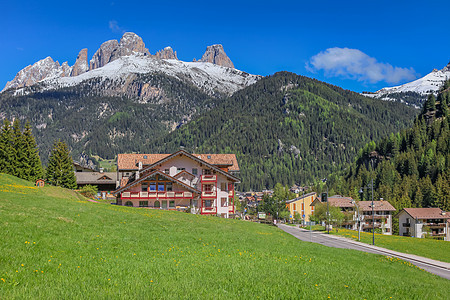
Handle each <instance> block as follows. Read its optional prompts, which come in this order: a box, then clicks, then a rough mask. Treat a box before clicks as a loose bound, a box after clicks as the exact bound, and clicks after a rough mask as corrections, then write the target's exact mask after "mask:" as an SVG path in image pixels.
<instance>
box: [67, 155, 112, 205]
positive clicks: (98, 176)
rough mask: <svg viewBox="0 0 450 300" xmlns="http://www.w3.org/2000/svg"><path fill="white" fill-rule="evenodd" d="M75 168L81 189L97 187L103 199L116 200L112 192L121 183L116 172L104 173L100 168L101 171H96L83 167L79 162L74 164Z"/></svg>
mask: <svg viewBox="0 0 450 300" xmlns="http://www.w3.org/2000/svg"><path fill="white" fill-rule="evenodd" d="M73 166H74V170H75V177H76V180H77V186H78V188H79V189H80V188H82V187H83V186H85V185H95V186H97V190H98V192H99V194H100V196H101V197H102V198H103V199H106V198H108V199H115V197H114V195H112V192H113V191H114V190H116V188H117V187H118V183H119V182H118V180H117V173H116V172H103V169H102V168H100V171H96V170H95V169H92V168H89V167H86V166H82V165H81V164H79V163H78V162H74V163H73Z"/></svg>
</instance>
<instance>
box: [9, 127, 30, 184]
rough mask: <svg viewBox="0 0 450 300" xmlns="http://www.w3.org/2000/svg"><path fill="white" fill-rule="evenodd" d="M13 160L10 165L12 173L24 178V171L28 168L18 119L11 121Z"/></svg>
mask: <svg viewBox="0 0 450 300" xmlns="http://www.w3.org/2000/svg"><path fill="white" fill-rule="evenodd" d="M12 131H13V140H12V144H13V149H14V154H13V160H12V167H13V173H12V175H14V176H17V177H19V178H23V179H25V178H26V173H27V170H28V168H29V167H28V162H27V159H26V157H25V142H24V139H23V135H22V130H21V128H20V121H19V119H15V120H14V122H13V130H12Z"/></svg>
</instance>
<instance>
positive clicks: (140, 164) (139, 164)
mask: <svg viewBox="0 0 450 300" xmlns="http://www.w3.org/2000/svg"><path fill="white" fill-rule="evenodd" d="M138 170H139V171H140V170H142V161H140V162H139V163H138Z"/></svg>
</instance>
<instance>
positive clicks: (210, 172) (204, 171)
mask: <svg viewBox="0 0 450 300" xmlns="http://www.w3.org/2000/svg"><path fill="white" fill-rule="evenodd" d="M202 172H203V175H212V171H211V169H203V171H202Z"/></svg>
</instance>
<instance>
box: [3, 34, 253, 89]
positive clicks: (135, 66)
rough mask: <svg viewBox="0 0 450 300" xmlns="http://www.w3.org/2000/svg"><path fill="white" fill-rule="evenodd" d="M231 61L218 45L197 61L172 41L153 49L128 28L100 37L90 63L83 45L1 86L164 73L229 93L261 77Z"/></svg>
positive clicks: (120, 80) (115, 80) (120, 81)
mask: <svg viewBox="0 0 450 300" xmlns="http://www.w3.org/2000/svg"><path fill="white" fill-rule="evenodd" d="M211 49H214V50H215V51H212V50H211ZM167 58H170V59H167ZM231 66H233V64H232V62H231V60H230V59H229V58H228V56H226V54H225V51H224V50H223V47H222V45H213V46H208V47H207V50H206V52H205V54H204V55H203V57H202V59H201V60H199V61H195V60H194V61H193V62H184V61H180V60H178V59H177V56H176V52H173V50H172V48H170V47H166V48H164V50H161V51H159V52H158V53H156V54H155V55H151V54H150V52H149V51H148V49H147V48H145V44H144V43H143V41H142V39H141V38H140V37H139V36H137V35H136V34H134V33H130V32H127V33H125V34H124V35H123V37H122V38H121V40H120V42H117V41H116V40H111V41H107V42H105V43H103V44H102V45H101V46H100V48H99V49H98V50H97V51H96V52H95V54H94V55H93V57H92V59H91V60H90V64H89V63H88V61H87V49H83V50H81V52H80V54H78V57H77V61H76V62H75V64H74V65H73V66H72V67H69V65H68V64H67V62H65V63H63V64H62V65H59V63H58V62H54V61H53V59H52V58H51V57H47V58H45V59H43V60H40V61H38V62H36V63H35V64H33V65H32V66H28V67H26V68H24V69H23V70H21V71H19V73H18V74H17V75H16V76H15V78H14V79H13V80H12V81H10V82H8V83H7V84H6V86H5V88H4V89H3V91H5V90H8V89H15V91H14V94H16V95H23V94H27V93H29V92H30V91H33V92H37V91H45V90H53V89H59V88H64V87H69V86H74V85H78V84H80V83H82V82H85V81H87V80H90V79H94V78H95V79H99V80H100V81H105V80H106V81H108V85H109V86H111V85H113V86H115V88H116V90H123V89H124V84H126V83H127V82H130V81H131V80H134V79H135V78H136V75H137V74H149V73H162V74H165V75H169V76H173V77H175V78H177V79H179V80H182V81H184V82H190V83H192V84H194V85H195V86H197V87H198V88H200V89H202V90H203V91H204V92H206V93H208V94H210V95H213V94H215V93H222V94H227V95H231V94H232V93H234V92H236V91H237V90H240V89H242V88H244V87H246V86H248V85H251V84H253V83H255V82H256V81H257V80H258V79H260V78H261V76H258V75H251V74H248V73H246V72H243V71H239V70H237V69H235V68H234V67H231ZM111 82H112V83H111ZM143 86H145V85H143ZM3 91H2V92H3ZM117 94H120V93H119V92H118V93H116V95H117Z"/></svg>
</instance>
